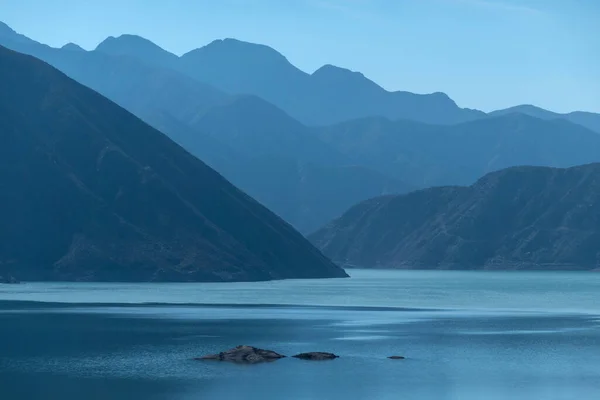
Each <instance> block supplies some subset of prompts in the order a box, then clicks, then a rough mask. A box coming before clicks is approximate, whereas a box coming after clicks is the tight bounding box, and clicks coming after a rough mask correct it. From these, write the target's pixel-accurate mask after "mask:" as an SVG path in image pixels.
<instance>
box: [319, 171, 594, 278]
mask: <svg viewBox="0 0 600 400" xmlns="http://www.w3.org/2000/svg"><path fill="white" fill-rule="evenodd" d="M599 199H600V164H598V163H594V164H587V165H583V166H576V167H571V168H566V169H563V168H549V167H512V168H507V169H504V170H501V171H497V172H493V173H490V174H488V175H485V176H484V177H482V178H481V179H479V180H478V181H477V182H476V183H475V184H473V185H472V186H470V187H456V186H455V187H450V186H448V187H437V188H429V189H423V190H419V191H416V192H411V193H409V194H406V195H399V196H386V197H378V198H375V199H371V200H367V201H365V202H363V203H360V204H358V205H356V206H354V207H352V208H351V209H350V210H348V211H347V212H346V213H345V214H344V215H343V216H342V217H340V218H339V219H337V220H334V221H332V222H331V223H330V224H328V225H326V226H325V227H323V228H322V229H320V230H319V231H317V232H315V233H314V234H312V235H310V236H309V239H310V240H311V241H312V242H313V243H314V244H315V245H317V247H319V248H320V249H321V250H322V251H323V252H324V253H325V254H326V255H328V256H329V257H331V258H332V259H333V260H335V261H337V262H338V263H340V264H341V265H354V266H361V267H384V268H434V269H437V268H441V269H448V268H450V269H481V268H486V269H498V268H500V269H597V268H598V267H599V266H600V261H599V260H600V251H599V250H598V249H597V246H596V244H597V243H598V240H600V233H598V231H597V229H596V226H597V224H598V223H600V202H598V200H599Z"/></svg>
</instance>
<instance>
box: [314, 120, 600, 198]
mask: <svg viewBox="0 0 600 400" xmlns="http://www.w3.org/2000/svg"><path fill="white" fill-rule="evenodd" d="M318 136H319V138H321V139H322V140H323V141H324V142H325V143H327V144H329V145H331V146H332V147H333V148H334V149H336V150H338V151H339V152H341V153H342V154H345V155H347V156H349V157H352V158H353V159H354V160H357V162H359V163H360V165H363V166H366V167H369V168H371V169H374V170H376V171H379V172H381V173H383V174H385V175H387V176H390V177H394V178H396V179H399V180H402V181H404V182H408V183H409V184H411V185H413V186H415V187H421V188H423V187H430V186H444V185H470V184H471V183H473V182H475V181H476V180H477V179H478V178H479V177H481V176H483V175H484V174H486V173H488V172H493V171H496V170H500V169H503V168H507V167H512V166H518V165H536V166H550V167H570V166H575V165H580V164H587V163H592V162H595V161H600V135H598V134H597V133H595V132H592V131H591V130H589V129H586V128H584V127H583V126H580V125H577V124H573V123H571V122H569V121H566V120H562V119H557V120H542V119H537V118H534V117H530V116H528V115H525V114H518V113H509V114H507V115H505V116H498V117H488V118H486V119H479V120H476V121H471V122H465V123H461V124H456V125H451V126H441V125H426V124H421V123H417V122H413V121H403V120H401V121H390V120H388V119H385V118H364V119H361V120H353V121H349V122H346V123H342V124H337V125H333V126H330V127H326V128H321V129H319V131H318Z"/></svg>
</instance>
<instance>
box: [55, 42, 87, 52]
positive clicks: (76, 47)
mask: <svg viewBox="0 0 600 400" xmlns="http://www.w3.org/2000/svg"><path fill="white" fill-rule="evenodd" d="M61 49H63V50H69V51H85V49H83V48H82V47H81V46H79V45H78V44H75V43H72V42H69V43H67V44H65V45H64V46H63V47H61Z"/></svg>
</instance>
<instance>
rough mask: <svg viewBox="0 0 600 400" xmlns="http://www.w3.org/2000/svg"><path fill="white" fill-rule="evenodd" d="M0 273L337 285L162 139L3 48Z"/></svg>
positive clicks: (250, 206) (270, 218)
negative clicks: (325, 281) (315, 280)
mask: <svg viewBox="0 0 600 400" xmlns="http://www.w3.org/2000/svg"><path fill="white" fill-rule="evenodd" d="M0 82H1V84H2V88H3V90H2V95H1V96H0V124H1V125H0V132H1V134H0V140H1V141H2V143H1V146H0V187H1V190H0V204H1V205H2V207H1V208H0V218H1V219H2V221H3V224H2V225H1V227H0V271H1V272H2V275H15V276H17V277H19V278H21V279H25V280H88V281H91V280H94V281H151V280H167V281H240V280H267V279H282V278H318V277H342V276H346V275H345V273H344V272H343V270H341V269H340V268H338V267H336V266H335V265H334V264H332V263H331V262H330V261H329V260H328V259H327V258H325V257H324V256H323V255H322V254H321V253H320V252H319V251H318V250H316V249H315V248H314V247H313V246H311V245H310V244H309V243H308V242H307V241H306V240H305V239H304V238H303V237H302V236H301V235H300V234H299V233H297V232H296V231H295V230H294V229H293V228H291V227H290V226H289V225H288V224H287V223H285V222H283V221H282V220H281V219H280V218H278V217H277V216H275V215H274V214H273V213H271V212H270V211H268V210H267V209H266V208H264V207H263V206H261V205H260V204H259V203H257V202H256V201H254V200H253V199H251V198H250V197H249V196H247V195H246V194H244V193H243V192H241V191H239V190H238V189H236V188H235V187H234V186H233V185H231V184H230V183H229V182H227V181H226V180H225V179H224V178H223V177H221V176H220V175H219V174H218V173H216V172H215V171H214V170H212V169H211V168H209V167H208V166H206V165H205V164H204V163H202V162H201V161H199V160H198V159H196V158H195V157H193V156H192V155H190V154H189V153H187V152H186V151H185V150H183V149H182V148H181V147H179V146H178V145H176V144H175V143H173V142H172V141H171V140H170V139H168V138H167V137H166V136H165V135H163V134H162V133H160V132H159V131H157V130H155V129H153V128H151V127H150V126H148V125H146V124H145V123H144V122H142V121H141V120H139V119H138V118H137V117H135V116H134V115H132V114H130V113H129V112H127V111H125V110H124V109H122V108H120V107H119V106H118V105H116V104H114V103H112V102H111V101H109V100H107V99H106V98H104V97H102V96H101V95H99V94H97V93H96V92H94V91H92V90H90V89H88V88H86V87H84V86H82V85H80V84H79V83H77V82H75V81H73V80H71V79H70V78H68V77H67V76H65V75H64V74H63V73H61V72H59V71H58V70H56V69H54V68H52V67H51V66H49V65H47V64H45V63H43V62H42V61H39V60H36V59H34V58H33V57H30V56H26V55H22V54H19V53H16V52H13V51H10V50H8V49H5V48H3V47H0Z"/></svg>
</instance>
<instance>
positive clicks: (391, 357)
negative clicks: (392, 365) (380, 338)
mask: <svg viewBox="0 0 600 400" xmlns="http://www.w3.org/2000/svg"><path fill="white" fill-rule="evenodd" d="M388 358H389V359H390V360H404V359H406V357H402V356H389V357H388Z"/></svg>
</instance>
